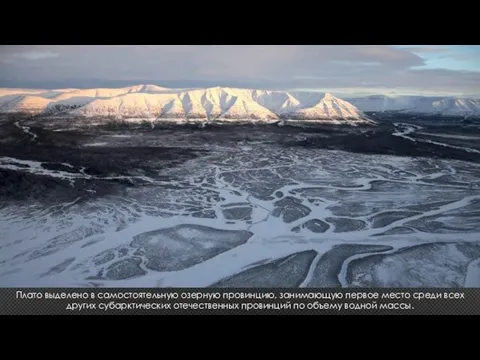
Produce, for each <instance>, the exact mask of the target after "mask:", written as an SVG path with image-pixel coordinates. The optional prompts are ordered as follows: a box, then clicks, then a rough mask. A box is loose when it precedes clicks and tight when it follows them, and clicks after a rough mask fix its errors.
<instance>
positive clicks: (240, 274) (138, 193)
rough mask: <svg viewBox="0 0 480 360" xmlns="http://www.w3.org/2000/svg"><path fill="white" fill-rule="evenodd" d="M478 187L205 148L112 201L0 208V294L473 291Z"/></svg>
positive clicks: (394, 164) (426, 163)
mask: <svg viewBox="0 0 480 360" xmlns="http://www.w3.org/2000/svg"><path fill="white" fill-rule="evenodd" d="M398 129H399V130H398V131H397V134H398V135H399V136H400V135H403V136H408V129H410V128H408V127H406V126H404V127H403V128H402V127H401V126H398ZM405 129H407V131H405ZM24 130H25V131H27V130H28V129H24ZM412 131H413V130H412ZM114 139H115V141H130V140H129V138H128V137H119V136H117V137H115V138H114ZM205 146H208V144H206V145H205ZM259 154H261V155H259ZM63 165H64V166H67V167H68V164H63ZM0 168H4V169H10V170H12V169H14V170H18V171H23V172H31V173H35V174H37V175H39V176H56V177H65V178H66V179H67V180H71V179H78V178H85V179H87V180H88V179H92V176H88V175H86V174H85V173H84V172H83V171H79V172H77V173H72V172H62V171H53V170H48V169H45V168H43V167H42V166H41V164H40V163H37V162H34V161H26V160H23V161H22V160H18V159H13V158H0ZM478 179H480V165H479V164H474V163H468V162H462V161H452V160H440V159H422V158H402V157H395V156H383V155H360V154H353V153H346V152H340V151H327V150H320V149H306V148H285V147H277V146H275V145H267V144H250V145H249V146H241V145H238V146H233V147H232V146H230V147H223V148H222V147H217V148H216V149H213V151H212V152H211V153H210V154H209V155H206V156H201V157H198V158H196V159H193V160H190V161H188V162H186V163H184V164H183V165H181V166H177V167H175V168H170V169H164V170H162V171H160V173H159V174H158V176H153V175H151V176H149V177H143V178H142V179H140V180H142V184H143V186H135V187H129V188H127V189H126V190H125V192H124V193H122V194H121V195H120V194H108V195H105V196H102V197H91V198H81V197H79V198H76V199H74V200H73V201H70V202H66V203H58V204H55V205H49V206H48V207H47V206H45V204H42V203H40V202H38V201H37V202H36V201H31V202H28V203H18V204H11V205H9V206H5V207H2V208H0V286H4V287H5V286H32V287H35V286H40V287H43V286H53V287H56V286H86V287H89V286H104V287H144V286H145V287H151V286H158V287H172V286H173V287H208V286H223V287H243V286H255V287H256V286H258V287H265V286H272V287H335V286H344V287H371V286H378V287H410V286H411V287H463V286H469V287H478V286H480V278H479V270H478V269H479V266H478V261H479V260H478V259H480V189H479V186H478V185H480V183H479V180H478ZM132 180H134V179H132ZM472 184H473V185H474V186H472Z"/></svg>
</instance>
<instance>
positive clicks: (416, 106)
mask: <svg viewBox="0 0 480 360" xmlns="http://www.w3.org/2000/svg"><path fill="white" fill-rule="evenodd" d="M346 100H348V101H349V102H350V103H351V104H353V105H355V106H357V107H358V108H359V109H361V110H362V111H365V112H386V111H398V112H401V113H405V114H431V115H445V116H447V115H449V116H466V115H471V116H472V115H473V116H480V99H471V98H456V97H432V96H387V95H373V96H367V97H357V98H347V99H346Z"/></svg>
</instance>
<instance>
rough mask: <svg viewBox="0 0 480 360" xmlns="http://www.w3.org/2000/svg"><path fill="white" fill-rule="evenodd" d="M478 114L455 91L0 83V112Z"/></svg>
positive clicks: (338, 116)
mask: <svg viewBox="0 0 480 360" xmlns="http://www.w3.org/2000/svg"><path fill="white" fill-rule="evenodd" d="M389 111H395V112H400V113H406V114H409V113H411V114H438V115H461V116H463V115H475V116H476V115H480V100H477V99H471V98H456V97H441V96H438V97H424V96H388V95H371V96H364V97H344V98H339V97H336V96H334V95H333V94H332V93H330V92H326V93H321V92H305V91H304V92H298V91H291V92H288V91H277V90H261V89H242V88H231V87H220V86H217V87H209V88H200V89H170V88H165V87H161V86H157V85H150V84H140V85H135V86H129V87H123V88H92V89H74V88H71V89H55V90H43V89H8V88H3V89H2V88H0V112H3V113H5V112H6V113H12V112H26V113H31V114H38V115H40V116H66V117H69V116H72V117H87V118H91V117H114V118H117V119H145V120H161V119H183V120H189V119H203V120H206V121H214V120H223V121H235V120H247V121H248V120H249V121H258V122H276V121H284V120H305V121H321V122H329V121H332V122H335V123H338V122H340V123H352V124H355V123H364V122H371V120H370V119H369V116H367V115H366V113H367V112H389Z"/></svg>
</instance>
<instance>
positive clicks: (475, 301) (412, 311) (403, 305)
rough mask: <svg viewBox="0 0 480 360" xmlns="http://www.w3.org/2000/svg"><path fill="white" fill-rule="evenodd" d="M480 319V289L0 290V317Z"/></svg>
mask: <svg viewBox="0 0 480 360" xmlns="http://www.w3.org/2000/svg"><path fill="white" fill-rule="evenodd" d="M190 314H195V315H210V314H216V315H217V314H218V315H224V314H230V315H403V314H405V315H480V289H460V290H458V289H455V290H453V289H315V290H313V289H277V288H276V289H211V288H209V289H186V288H180V289H176V288H154V289H152V288H146V289H98V288H96V289H90V288H87V289H85V288H48V289H42V288H28V289H27V288H18V289H17V288H4V289H0V315H190Z"/></svg>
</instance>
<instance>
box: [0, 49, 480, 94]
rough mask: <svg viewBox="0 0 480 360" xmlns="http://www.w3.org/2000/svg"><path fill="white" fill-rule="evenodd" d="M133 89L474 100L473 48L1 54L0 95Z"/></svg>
mask: <svg viewBox="0 0 480 360" xmlns="http://www.w3.org/2000/svg"><path fill="white" fill-rule="evenodd" d="M139 84H155V85H159V86H166V87H207V86H230V87H248V88H261V89H278V90H302V89H305V90H307V89H308V90H318V91H331V92H334V93H337V94H338V93H342V94H381V93H384V94H388V93H397V94H413V95H419V94H420V95H438V94H441V95H459V96H474V97H480V46H478V45H49V46H46V45H42V46H40V45H1V46H0V87H23V88H25V87H31V88H47V89H53V88H65V87H74V88H92V87H121V86H129V85H139Z"/></svg>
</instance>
